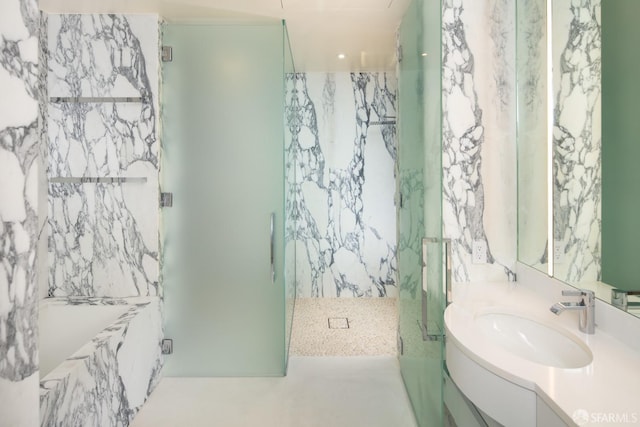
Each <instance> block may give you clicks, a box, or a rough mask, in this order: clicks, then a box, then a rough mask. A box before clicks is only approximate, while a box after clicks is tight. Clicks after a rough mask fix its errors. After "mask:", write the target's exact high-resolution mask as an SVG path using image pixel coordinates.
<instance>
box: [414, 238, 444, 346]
mask: <svg viewBox="0 0 640 427" xmlns="http://www.w3.org/2000/svg"><path fill="white" fill-rule="evenodd" d="M439 242H442V244H443V245H444V283H443V284H442V285H443V288H444V289H443V293H444V298H445V307H446V306H448V305H449V304H450V303H451V239H445V238H439V237H425V238H423V239H422V253H421V257H420V263H421V266H422V271H421V274H420V296H421V305H422V319H421V320H418V325H419V326H420V329H421V330H422V339H423V340H424V341H437V340H439V339H441V338H443V336H444V334H443V332H442V331H438V333H436V334H432V333H430V332H429V329H428V324H429V313H428V294H427V290H426V289H425V286H424V280H425V276H426V274H427V259H426V255H427V243H439Z"/></svg>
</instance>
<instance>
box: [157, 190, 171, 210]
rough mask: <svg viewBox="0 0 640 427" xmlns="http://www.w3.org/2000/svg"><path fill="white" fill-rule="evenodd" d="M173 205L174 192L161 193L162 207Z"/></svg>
mask: <svg viewBox="0 0 640 427" xmlns="http://www.w3.org/2000/svg"><path fill="white" fill-rule="evenodd" d="M172 206H173V193H160V207H161V208H170V207H172Z"/></svg>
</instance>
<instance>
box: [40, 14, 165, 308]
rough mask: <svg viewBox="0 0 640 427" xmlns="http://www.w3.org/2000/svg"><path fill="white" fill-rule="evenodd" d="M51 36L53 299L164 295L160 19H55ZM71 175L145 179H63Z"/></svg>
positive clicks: (50, 291) (50, 292)
mask: <svg viewBox="0 0 640 427" xmlns="http://www.w3.org/2000/svg"><path fill="white" fill-rule="evenodd" d="M44 33H45V34H46V37H47V41H46V46H47V51H48V52H47V53H48V55H47V60H48V64H47V67H46V70H47V74H48V84H47V89H48V95H47V97H48V99H49V100H51V101H50V102H49V103H48V109H47V123H46V125H47V128H48V129H47V134H48V152H47V157H48V164H47V167H48V170H47V176H48V179H49V188H48V196H49V197H48V236H49V237H48V250H49V280H48V296H110V297H122V296H138V295H157V294H158V293H159V289H158V275H159V267H158V264H159V236H158V221H159V220H158V210H159V209H158V198H159V190H158V175H159V163H160V157H159V156H160V143H159V140H158V117H159V114H158V90H159V83H158V80H159V58H158V57H159V55H158V50H159V39H158V37H159V25H158V17H157V16H155V15H49V16H48V23H47V25H46V31H45V32H44ZM59 97H72V98H75V97H92V98H95V99H93V100H92V102H68V101H64V100H63V101H61V102H60V101H56V100H55V99H54V98H59ZM112 97H115V98H122V97H125V98H128V97H133V98H136V97H139V98H142V102H112V101H109V98H112ZM70 177H74V178H88V177H132V178H144V179H146V182H145V183H136V182H134V183H122V184H104V183H56V182H55V181H56V180H59V179H60V178H70Z"/></svg>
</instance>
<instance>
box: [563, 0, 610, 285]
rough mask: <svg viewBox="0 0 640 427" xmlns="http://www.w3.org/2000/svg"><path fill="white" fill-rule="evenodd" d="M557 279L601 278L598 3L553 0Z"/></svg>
mask: <svg viewBox="0 0 640 427" xmlns="http://www.w3.org/2000/svg"><path fill="white" fill-rule="evenodd" d="M553 5H554V9H553V12H554V46H553V54H554V55H553V56H554V82H555V84H554V92H555V93H556V94H557V97H556V99H555V108H554V123H553V176H554V193H553V203H554V214H553V222H554V230H553V234H554V245H555V246H556V247H558V246H559V248H560V251H559V252H560V254H559V255H558V256H556V260H555V266H554V276H555V277H557V278H558V279H560V280H564V281H567V282H570V283H578V282H581V281H593V280H599V279H600V255H601V254H600V248H601V246H600V240H601V238H600V233H601V214H600V213H601V211H600V206H601V162H600V160H601V151H600V147H601V139H602V136H601V119H600V108H601V84H600V74H601V57H600V53H601V34H600V30H601V28H600V0H580V1H569V0H561V1H554V4H553Z"/></svg>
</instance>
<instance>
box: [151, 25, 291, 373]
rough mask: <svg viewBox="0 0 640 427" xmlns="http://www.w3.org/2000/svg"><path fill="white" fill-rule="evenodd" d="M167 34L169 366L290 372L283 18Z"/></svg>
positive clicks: (177, 28) (169, 369)
mask: <svg viewBox="0 0 640 427" xmlns="http://www.w3.org/2000/svg"><path fill="white" fill-rule="evenodd" d="M163 44H164V45H165V46H172V47H173V61H172V62H167V63H164V64H163V95H162V98H163V139H164V140H163V147H164V153H163V155H164V161H163V165H164V168H163V184H162V186H163V189H164V191H171V192H173V193H174V200H173V203H174V206H173V207H172V208H170V209H165V210H164V212H163V217H164V234H165V235H164V242H165V248H164V253H165V264H164V266H163V275H164V289H165V317H166V318H165V323H166V324H165V335H166V336H167V337H168V338H172V339H173V340H174V353H173V354H172V355H171V356H168V357H167V359H166V368H165V373H166V374H167V375H169V376H271V375H273V376H278V375H283V374H284V369H285V328H284V325H285V308H284V301H285V296H284V271H283V266H284V258H283V257H284V194H283V193H284V191H283V190H284V164H283V158H284V156H283V142H284V127H283V121H282V117H283V111H284V107H283V93H284V83H283V72H284V66H283V64H284V58H283V54H284V53H283V26H282V24H281V23H280V22H276V23H274V24H272V25H269V24H261V25H241V26H240V25H179V24H170V25H167V26H166V27H165V28H164V36H163ZM272 214H275V221H274V224H273V229H274V238H275V241H274V246H273V248H274V260H275V266H276V271H275V281H272V273H271V247H272V246H271V244H270V242H271V239H270V236H271V215H272Z"/></svg>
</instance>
